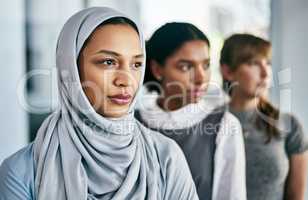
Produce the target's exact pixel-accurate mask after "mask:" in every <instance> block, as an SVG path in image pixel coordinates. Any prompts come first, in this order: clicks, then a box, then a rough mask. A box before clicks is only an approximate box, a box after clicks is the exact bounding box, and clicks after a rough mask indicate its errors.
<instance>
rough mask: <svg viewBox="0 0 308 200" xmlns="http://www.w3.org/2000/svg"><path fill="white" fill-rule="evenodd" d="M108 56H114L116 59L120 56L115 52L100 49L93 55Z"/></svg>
mask: <svg viewBox="0 0 308 200" xmlns="http://www.w3.org/2000/svg"><path fill="white" fill-rule="evenodd" d="M101 53H103V54H109V55H112V56H116V57H119V56H121V55H120V54H119V53H117V52H114V51H110V50H104V49H101V50H99V51H98V52H96V53H95V54H101Z"/></svg>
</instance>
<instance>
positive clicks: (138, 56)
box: [134, 54, 144, 58]
mask: <svg viewBox="0 0 308 200" xmlns="http://www.w3.org/2000/svg"><path fill="white" fill-rule="evenodd" d="M134 58H144V55H143V54H138V55H135V56H134Z"/></svg>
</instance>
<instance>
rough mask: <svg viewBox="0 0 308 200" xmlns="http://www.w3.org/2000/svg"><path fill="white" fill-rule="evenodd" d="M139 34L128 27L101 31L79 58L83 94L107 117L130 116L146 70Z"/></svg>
mask: <svg viewBox="0 0 308 200" xmlns="http://www.w3.org/2000/svg"><path fill="white" fill-rule="evenodd" d="M143 58H144V55H143V51H142V49H141V44H140V40H139V36H138V33H137V32H136V30H135V29H134V28H132V27H131V26H129V25H125V24H117V25H113V24H108V25H104V26H101V27H98V28H97V29H96V30H95V31H94V32H93V33H92V35H91V36H90V39H89V40H88V42H87V44H86V46H85V47H84V48H83V50H82V52H81V53H80V55H79V59H78V66H79V74H80V80H81V84H82V87H83V90H84V92H85V94H86V96H87V97H88V99H89V101H90V103H91V105H92V106H93V107H94V109H95V110H96V111H97V112H98V113H99V114H101V115H103V116H105V117H112V118H113V117H115V118H117V117H121V116H123V115H125V114H126V113H127V112H128V109H129V106H130V104H131V102H132V100H133V98H134V96H135V94H136V91H137V89H138V85H139V82H140V78H141V75H142V67H143V64H144V63H143Z"/></svg>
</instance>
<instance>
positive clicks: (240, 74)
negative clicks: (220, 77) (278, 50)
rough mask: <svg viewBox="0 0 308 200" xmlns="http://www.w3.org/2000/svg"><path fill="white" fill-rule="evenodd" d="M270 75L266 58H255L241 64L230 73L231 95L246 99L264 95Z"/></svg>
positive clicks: (268, 62)
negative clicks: (232, 83) (232, 84)
mask: <svg viewBox="0 0 308 200" xmlns="http://www.w3.org/2000/svg"><path fill="white" fill-rule="evenodd" d="M271 75H272V69H271V64H270V61H269V59H268V58H265V57H261V56H260V57H256V58H253V59H252V60H251V61H249V62H247V63H243V64H241V65H240V66H238V67H237V69H236V70H235V71H233V72H232V79H233V80H232V82H234V83H235V84H234V86H233V87H232V94H234V95H240V96H242V97H248V98H256V97H257V98H258V97H260V96H264V95H266V93H267V91H268V88H269V86H270V81H271Z"/></svg>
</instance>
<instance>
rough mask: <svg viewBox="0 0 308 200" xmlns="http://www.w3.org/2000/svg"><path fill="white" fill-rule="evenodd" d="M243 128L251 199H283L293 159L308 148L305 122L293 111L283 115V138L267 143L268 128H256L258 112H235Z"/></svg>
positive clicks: (249, 199)
mask: <svg viewBox="0 0 308 200" xmlns="http://www.w3.org/2000/svg"><path fill="white" fill-rule="evenodd" d="M230 111H231V113H233V114H234V115H235V116H236V117H238V119H239V120H240V122H241V124H242V127H243V134H244V141H245V151H246V184H247V199H248V200H283V198H284V187H285V182H286V178H287V175H288V172H289V158H290V156H292V155H293V154H298V153H302V152H304V151H306V150H307V149H308V140H307V137H306V135H305V134H304V132H303V129H302V126H301V124H300V123H299V122H298V120H297V119H296V118H295V117H294V116H292V115H290V114H286V113H284V114H280V117H279V120H278V123H277V127H278V130H279V132H280V137H279V138H273V139H271V140H270V142H269V143H266V141H267V139H268V137H267V135H266V132H265V131H264V130H260V129H258V128H256V125H255V119H256V117H257V112H254V111H249V112H235V111H233V110H232V109H231V110H230Z"/></svg>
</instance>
